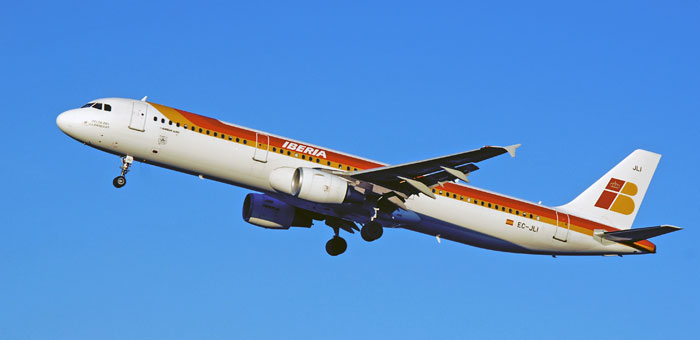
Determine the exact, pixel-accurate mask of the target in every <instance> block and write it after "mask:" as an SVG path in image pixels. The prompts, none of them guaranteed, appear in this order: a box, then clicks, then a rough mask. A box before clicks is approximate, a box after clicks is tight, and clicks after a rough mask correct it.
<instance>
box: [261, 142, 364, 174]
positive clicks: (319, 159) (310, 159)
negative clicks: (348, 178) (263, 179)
mask: <svg viewBox="0 0 700 340" xmlns="http://www.w3.org/2000/svg"><path fill="white" fill-rule="evenodd" d="M277 151H278V149H277V147H274V146H273V147H272V152H277ZM284 151H285V150H284V149H282V148H279V153H280V154H284ZM291 155H292V152H291V151H289V150H287V156H291ZM294 157H295V158H299V154H298V153H296V152H295V153H294ZM301 159H303V160H306V155H304V154H302V155H301ZM313 161H314V157H313V156H309V162H313ZM316 163H319V164H320V163H321V158H318V157H316ZM331 164H332V162H331V161H326V165H328V166H331ZM342 168H343V164H340V163H338V169H342ZM345 169H347V170H348V171H350V170H352V171H357V168H352V167H350V166H349V165H348V166H346V167H345Z"/></svg>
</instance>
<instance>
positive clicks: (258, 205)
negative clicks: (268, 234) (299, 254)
mask: <svg viewBox="0 0 700 340" xmlns="http://www.w3.org/2000/svg"><path fill="white" fill-rule="evenodd" d="M243 219H244V220H245V221H246V222H248V223H250V224H254V225H256V226H259V227H263V228H269V229H289V227H306V228H308V227H311V223H312V220H311V217H308V216H305V215H304V214H302V213H300V211H299V209H297V208H295V207H293V206H291V205H289V204H287V203H284V202H282V201H280V200H277V199H275V198H272V197H270V196H267V195H264V194H248V195H247V196H246V197H245V201H243Z"/></svg>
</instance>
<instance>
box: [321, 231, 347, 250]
mask: <svg viewBox="0 0 700 340" xmlns="http://www.w3.org/2000/svg"><path fill="white" fill-rule="evenodd" d="M333 231H335V235H334V236H333V238H332V239H330V240H329V241H328V242H326V252H327V253H328V255H330V256H338V255H340V254H342V253H344V252H345V250H346V249H348V243H347V242H345V239H343V238H342V237H340V236H338V234H339V233H340V229H339V228H336V227H334V228H333Z"/></svg>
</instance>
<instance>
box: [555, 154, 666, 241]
mask: <svg viewBox="0 0 700 340" xmlns="http://www.w3.org/2000/svg"><path fill="white" fill-rule="evenodd" d="M660 159H661V155H659V154H657V153H653V152H649V151H646V150H641V149H637V150H635V151H633V152H632V153H631V154H630V155H629V156H627V157H626V158H625V159H624V160H622V162H620V163H619V164H617V165H616V166H615V167H614V168H612V170H610V171H608V172H607V173H606V174H605V175H604V176H603V177H601V178H600V179H599V180H597V181H596V182H595V183H594V184H593V185H591V186H590V187H589V188H588V189H586V190H585V191H584V192H583V193H581V194H580V195H578V197H576V198H575V199H574V200H573V201H571V202H569V203H567V204H565V205H562V206H560V207H559V209H561V210H562V211H564V212H567V213H570V214H573V215H577V216H580V217H583V218H588V219H591V220H593V221H598V222H601V223H604V224H607V225H610V226H613V227H615V228H618V229H630V228H631V227H632V222H634V218H635V217H636V216H637V212H638V211H639V207H640V206H641V205H642V200H643V199H644V195H645V194H646V192H647V188H649V183H650V182H651V178H652V177H653V176H654V171H656V166H657V165H658V164H659V160H660Z"/></svg>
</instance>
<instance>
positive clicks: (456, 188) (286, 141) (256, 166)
mask: <svg viewBox="0 0 700 340" xmlns="http://www.w3.org/2000/svg"><path fill="white" fill-rule="evenodd" d="M146 100H147V97H144V98H143V99H141V100H134V99H124V98H104V99H96V100H93V101H90V102H89V103H87V104H85V105H83V106H82V107H80V108H77V109H71V110H68V111H65V112H63V113H61V114H60V115H58V117H57V118H56V124H57V125H58V127H59V128H60V129H61V130H62V131H63V132H64V133H65V134H67V135H68V136H70V137H72V138H73V139H75V140H77V141H78V142H81V143H83V144H85V145H88V146H91V147H93V148H96V149H98V150H101V151H104V152H108V153H111V154H114V155H117V156H119V157H120V159H121V173H120V174H119V176H117V177H116V178H114V180H113V181H112V184H113V185H114V186H115V187H116V188H121V187H123V186H124V185H125V184H126V174H127V173H128V172H129V170H130V169H131V167H132V165H133V164H134V162H135V161H137V162H141V163H146V164H152V165H156V166H159V167H163V168H167V169H171V170H175V171H180V172H183V173H187V174H191V175H195V176H198V177H199V178H201V179H209V180H214V181H219V182H222V183H227V184H231V185H235V186H239V187H243V188H247V189H250V190H253V191H257V193H249V194H248V195H247V196H246V197H245V200H244V202H243V220H245V221H246V222H248V223H250V224H253V225H255V226H258V227H263V228H268V229H280V230H285V229H289V228H291V227H301V228H309V227H311V226H312V225H313V224H314V222H316V221H324V223H325V224H326V225H328V226H329V227H331V228H332V230H333V236H332V238H331V239H330V240H329V241H328V242H327V243H326V251H327V253H328V254H329V255H331V256H337V255H340V254H342V253H344V252H345V250H346V249H347V242H346V241H345V240H344V239H343V238H342V237H341V236H340V231H341V230H343V231H345V232H347V233H350V234H353V233H355V232H356V231H359V233H360V235H361V237H362V239H364V240H365V241H368V242H372V241H375V240H377V239H379V238H380V237H381V236H382V235H383V230H384V228H402V229H407V230H412V231H416V232H419V233H423V234H427V235H431V236H433V237H435V238H436V239H437V241H438V242H440V241H441V240H442V239H446V240H451V241H454V242H459V243H463V244H468V245H472V246H475V247H480V248H485V249H491V250H497V251H503V252H512V253H524V254H540V255H551V256H554V257H556V256H557V255H603V256H622V255H628V254H630V255H631V254H649V253H655V252H656V245H654V244H653V243H651V242H650V241H648V239H649V238H651V237H655V236H659V235H662V234H666V233H669V232H673V231H677V230H680V229H681V228H679V227H676V226H672V225H659V226H653V227H644V228H631V227H632V223H633V221H634V219H635V216H636V215H637V212H638V211H639V207H640V205H641V203H642V199H643V198H644V195H645V194H646V191H647V188H648V187H649V183H650V182H651V178H652V176H653V175H654V171H655V170H656V167H657V165H658V163H659V160H660V158H661V155H659V154H656V153H653V152H649V151H645V150H635V151H634V152H632V153H631V154H630V155H629V156H627V157H626V158H625V159H624V160H622V162H620V163H619V164H617V165H616V166H615V167H613V168H612V169H611V170H610V171H608V172H607V173H606V174H605V175H603V176H602V177H601V178H600V179H598V180H597V181H596V182H595V183H593V185H591V186H590V187H589V188H588V189H586V190H585V191H583V192H582V193H581V194H580V195H579V196H578V197H576V198H575V199H573V200H572V201H571V202H569V203H567V204H565V205H562V206H558V207H547V206H544V205H542V204H540V203H532V202H528V201H525V200H521V199H517V198H513V197H509V196H506V195H502V194H498V193H495V192H491V191H488V190H484V189H479V188H476V187H474V186H471V185H467V184H466V183H469V178H468V175H469V174H470V173H472V172H474V171H476V170H478V169H479V167H478V166H477V165H476V163H480V162H482V161H485V160H487V159H490V158H493V157H496V156H499V155H503V154H509V155H510V156H511V157H515V151H516V149H517V148H518V147H519V146H520V144H516V145H510V146H505V147H500V146H484V147H482V148H480V149H475V150H471V151H465V152H460V153H456V154H452V155H447V156H441V157H436V158H431V159H426V160H421V161H415V162H409V163H404V164H399V165H387V164H384V163H380V162H377V161H373V160H369V159H365V158H361V157H358V156H354V155H350V154H347V153H343V152H340V151H336V150H332V149H329V148H325V147H322V146H318V145H313V144H309V143H305V142H301V141H297V140H294V139H290V138H286V137H282V136H277V135H274V134H270V133H267V132H264V131H260V130H254V129H249V128H246V127H242V126H238V125H235V124H230V123H226V122H223V121H220V120H217V119H214V118H209V117H205V116H202V115H198V114H194V113H190V112H187V111H183V110H178V109H174V108H171V107H168V106H165V105H161V104H156V103H153V102H149V101H146ZM358 224H359V225H360V226H361V228H360V227H358Z"/></svg>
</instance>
